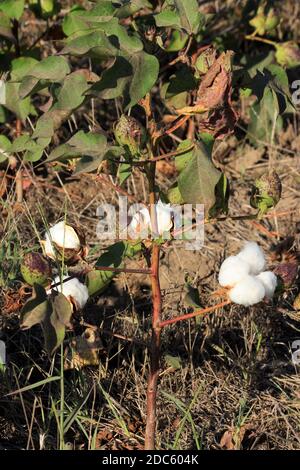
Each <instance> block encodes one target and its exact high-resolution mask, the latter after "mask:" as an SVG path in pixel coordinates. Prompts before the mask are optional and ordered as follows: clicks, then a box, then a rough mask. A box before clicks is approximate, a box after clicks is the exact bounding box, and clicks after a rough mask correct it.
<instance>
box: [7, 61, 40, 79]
mask: <svg viewBox="0 0 300 470" xmlns="http://www.w3.org/2000/svg"><path fill="white" fill-rule="evenodd" d="M36 64H38V60H36V59H34V58H33V57H18V58H17V59H14V60H13V61H12V63H11V80H12V81H14V82H20V81H21V80H22V78H23V77H24V76H25V75H28V73H29V72H30V70H32V69H33V67H34V66H35V65H36Z"/></svg>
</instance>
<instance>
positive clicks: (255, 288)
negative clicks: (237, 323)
mask: <svg viewBox="0 0 300 470" xmlns="http://www.w3.org/2000/svg"><path fill="white" fill-rule="evenodd" d="M265 294H266V291H265V288H264V285H263V283H262V282H261V281H260V280H259V279H257V277H254V276H246V277H244V279H242V280H241V281H240V282H238V283H237V284H236V285H235V286H234V287H233V288H232V289H231V290H230V291H229V298H230V300H231V301H232V302H234V303H235V304H238V305H244V306H245V307H249V306H250V305H254V304H257V303H259V302H261V301H262V300H263V298H264V297H265Z"/></svg>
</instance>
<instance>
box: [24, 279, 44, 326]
mask: <svg viewBox="0 0 300 470" xmlns="http://www.w3.org/2000/svg"><path fill="white" fill-rule="evenodd" d="M33 289H34V293H35V296H34V298H33V299H30V300H28V301H27V302H26V304H25V305H24V307H23V309H22V311H21V318H20V326H21V328H22V329H23V330H27V329H28V328H31V327H32V326H33V325H37V324H38V323H41V322H42V321H43V320H44V319H45V317H46V315H47V314H48V312H49V308H50V304H49V302H48V299H47V294H46V291H45V289H44V288H43V287H42V286H40V285H39V284H34V288H33Z"/></svg>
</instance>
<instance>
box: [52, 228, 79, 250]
mask: <svg viewBox="0 0 300 470" xmlns="http://www.w3.org/2000/svg"><path fill="white" fill-rule="evenodd" d="M49 234H50V239H51V240H52V241H53V242H54V243H56V245H58V246H60V247H65V248H67V249H71V250H80V240H79V237H78V235H77V233H76V232H75V230H74V229H73V227H71V226H70V225H67V224H66V223H65V222H64V221H61V222H58V224H56V225H53V227H51V228H50V229H49Z"/></svg>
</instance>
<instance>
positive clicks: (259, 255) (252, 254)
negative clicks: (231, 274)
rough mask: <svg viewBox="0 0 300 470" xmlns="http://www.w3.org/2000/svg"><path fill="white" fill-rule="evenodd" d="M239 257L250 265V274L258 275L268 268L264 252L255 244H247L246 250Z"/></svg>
mask: <svg viewBox="0 0 300 470" xmlns="http://www.w3.org/2000/svg"><path fill="white" fill-rule="evenodd" d="M237 256H238V258H240V259H241V260H243V261H245V262H246V263H248V265H249V267H250V272H249V274H253V275H257V274H259V273H261V272H262V271H263V270H264V268H265V266H266V260H265V255H264V252H263V250H262V249H261V248H260V246H258V244H257V243H255V242H246V243H245V245H244V248H243V249H242V250H241V251H240V252H239V253H238V254H237Z"/></svg>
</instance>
